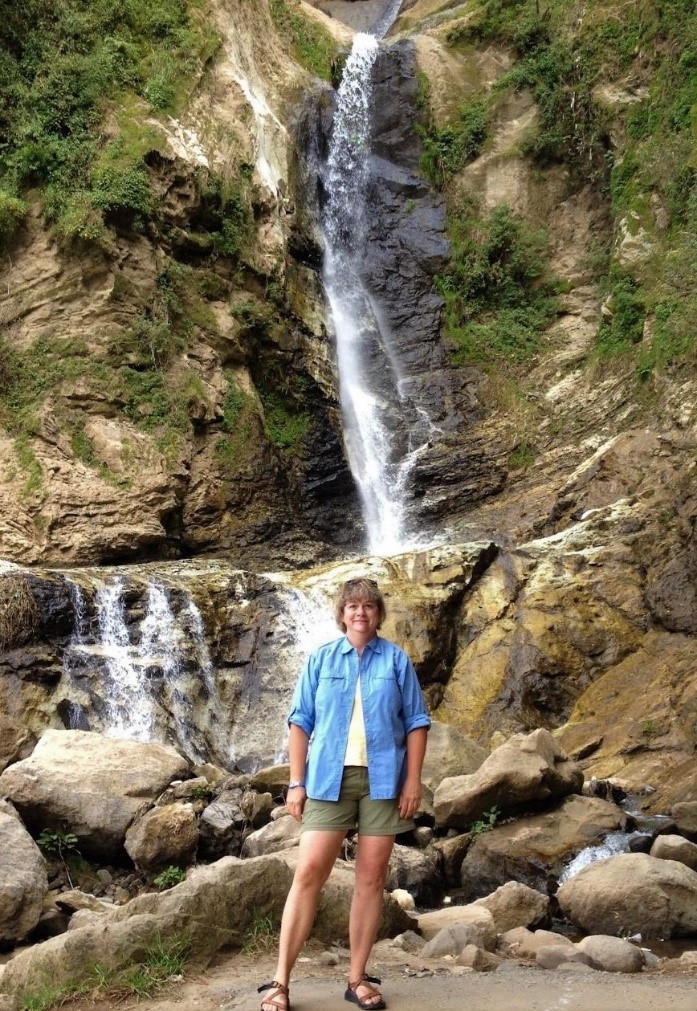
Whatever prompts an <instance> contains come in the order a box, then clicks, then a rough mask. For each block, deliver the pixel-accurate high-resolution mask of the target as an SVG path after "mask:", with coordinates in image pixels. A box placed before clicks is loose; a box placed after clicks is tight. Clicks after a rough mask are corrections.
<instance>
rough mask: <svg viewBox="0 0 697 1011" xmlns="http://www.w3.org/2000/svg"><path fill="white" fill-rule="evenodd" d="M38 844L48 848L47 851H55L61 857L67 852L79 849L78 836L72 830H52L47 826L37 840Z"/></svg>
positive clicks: (44, 848)
mask: <svg viewBox="0 0 697 1011" xmlns="http://www.w3.org/2000/svg"><path fill="white" fill-rule="evenodd" d="M36 845H37V846H39V847H41V849H42V850H46V852H47V853H55V855H56V856H58V857H60V858H61V859H62V858H63V857H64V856H65V854H66V853H69V852H71V851H74V850H76V849H77V836H76V835H74V834H73V833H72V832H64V831H63V830H62V829H55V830H53V831H51V830H50V829H47V828H45V829H44V830H43V832H42V833H41V835H40V836H39V837H38V839H37V840H36Z"/></svg>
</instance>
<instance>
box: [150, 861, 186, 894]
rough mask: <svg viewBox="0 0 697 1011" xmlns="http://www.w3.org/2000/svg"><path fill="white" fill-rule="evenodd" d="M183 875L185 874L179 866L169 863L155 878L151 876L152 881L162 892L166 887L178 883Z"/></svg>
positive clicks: (171, 886) (182, 878)
mask: <svg viewBox="0 0 697 1011" xmlns="http://www.w3.org/2000/svg"><path fill="white" fill-rule="evenodd" d="M185 877H186V874H185V872H184V871H183V870H182V869H181V867H174V866H173V865H170V866H169V867H165V869H164V870H163V871H161V872H160V874H158V875H157V877H156V878H153V880H152V883H153V884H154V885H155V887H156V888H159V889H160V891H161V892H164V891H165V890H166V889H167V888H174V886H175V885H180V884H181V883H182V881H183V880H184V878H185Z"/></svg>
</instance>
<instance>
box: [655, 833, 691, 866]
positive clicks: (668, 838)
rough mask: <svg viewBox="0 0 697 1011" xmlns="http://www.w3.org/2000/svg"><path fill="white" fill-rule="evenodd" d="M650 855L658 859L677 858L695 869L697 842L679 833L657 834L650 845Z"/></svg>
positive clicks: (679, 861)
mask: <svg viewBox="0 0 697 1011" xmlns="http://www.w3.org/2000/svg"><path fill="white" fill-rule="evenodd" d="M651 856H652V857H658V859H659V860H677V861H678V863H681V864H685V866H686V867H690V868H692V870H693V871H696V870H697V844H695V843H693V842H690V841H689V840H688V839H684V838H683V837H682V836H681V835H659V836H656V838H655V839H654V842H653V845H652V846H651Z"/></svg>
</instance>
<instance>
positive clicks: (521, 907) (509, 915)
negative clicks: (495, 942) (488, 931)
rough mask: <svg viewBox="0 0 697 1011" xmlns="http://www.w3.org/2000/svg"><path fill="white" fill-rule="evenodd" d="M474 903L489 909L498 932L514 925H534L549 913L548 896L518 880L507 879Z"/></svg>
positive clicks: (503, 931) (500, 932)
mask: <svg viewBox="0 0 697 1011" xmlns="http://www.w3.org/2000/svg"><path fill="white" fill-rule="evenodd" d="M474 905H475V906H483V907H484V909H488V910H489V912H490V913H491V915H492V916H493V918H494V925H495V927H496V931H497V933H499V934H504V933H505V932H506V931H507V930H512V929H513V928H514V927H534V926H536V925H537V924H538V923H542V921H543V920H545V919H546V918H547V916H548V914H549V896H548V895H543V894H542V892H538V891H537V890H536V889H534V888H528V886H527V885H523V884H521V882H519V881H507V882H506V884H505V885H501V887H500V888H497V889H496V891H495V892H492V893H491V894H490V895H486V896H485V897H484V898H483V899H477V901H476V902H475V903H474Z"/></svg>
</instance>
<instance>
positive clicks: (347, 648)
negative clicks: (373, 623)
mask: <svg viewBox="0 0 697 1011" xmlns="http://www.w3.org/2000/svg"><path fill="white" fill-rule="evenodd" d="M366 646H367V647H368V648H369V649H372V651H373V653H382V648H381V646H380V636H379V635H374V636H373V638H372V639H371V640H370V642H367V643H366ZM353 648H354V647H353V646H352V645H351V643H350V642H349V640H348V636H344V641H343V643H342V646H341V652H342V653H350V652H351V650H352V649H353Z"/></svg>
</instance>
